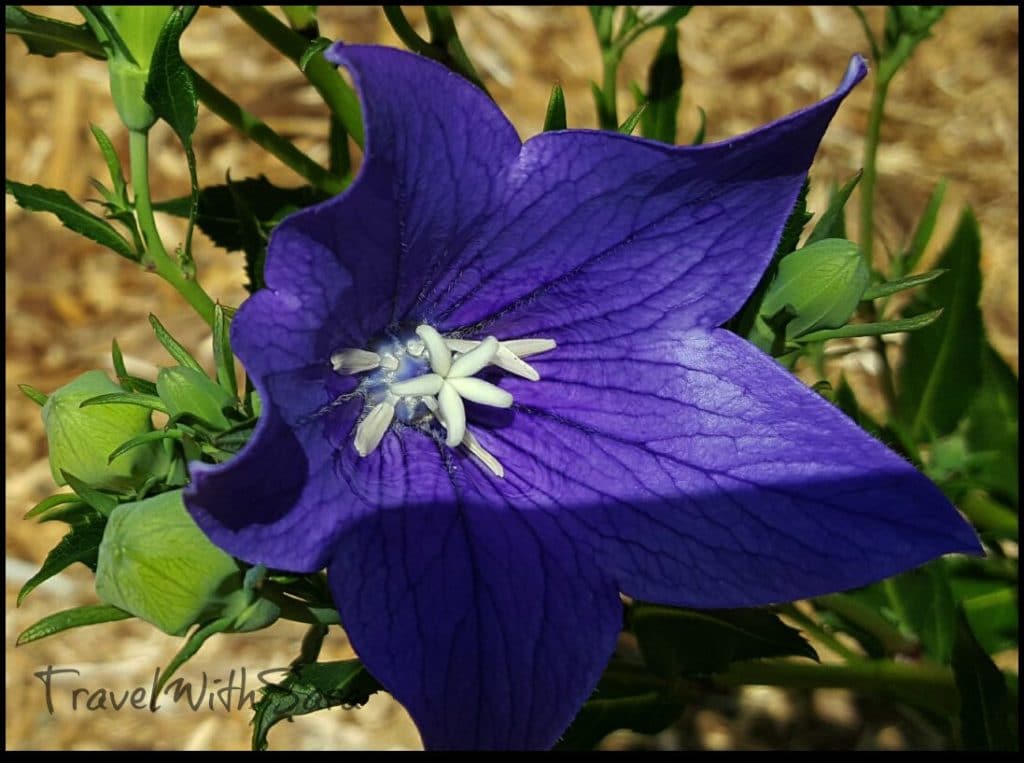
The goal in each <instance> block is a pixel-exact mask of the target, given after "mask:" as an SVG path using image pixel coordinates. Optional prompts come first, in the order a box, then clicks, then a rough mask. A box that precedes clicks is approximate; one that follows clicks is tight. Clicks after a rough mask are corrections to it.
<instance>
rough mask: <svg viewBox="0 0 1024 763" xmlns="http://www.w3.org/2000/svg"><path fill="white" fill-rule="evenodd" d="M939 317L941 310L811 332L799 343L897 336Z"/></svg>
mask: <svg viewBox="0 0 1024 763" xmlns="http://www.w3.org/2000/svg"><path fill="white" fill-rule="evenodd" d="M941 315H942V310H933V311H932V312H930V313H924V314H923V315H917V316H914V317H913V318H900V319H898V320H892V321H878V322H877V323H851V324H849V325H847V326H842V327H841V328H837V329H824V330H822V331H812V332H811V333H810V334H804V335H803V336H802V337H800V341H801V342H824V341H827V340H829V339H845V338H849V337H854V336H879V335H881V334H899V333H902V332H904V331H918V330H920V329H923V328H925V327H926V326H930V325H931V324H933V323H935V321H937V320H938V319H939V316H941Z"/></svg>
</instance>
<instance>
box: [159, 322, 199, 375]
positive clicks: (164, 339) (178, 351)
mask: <svg viewBox="0 0 1024 763" xmlns="http://www.w3.org/2000/svg"><path fill="white" fill-rule="evenodd" d="M149 323H150V325H151V326H152V327H153V331H154V332H155V333H156V338H157V339H158V340H159V341H160V344H162V345H163V346H164V349H165V350H167V352H168V353H170V356H171V357H172V358H174V359H175V360H176V361H178V365H181V366H185V367H186V368H191V369H193V370H195V371H198V372H199V373H204V372H203V367H202V366H201V365H199V361H198V360H196V359H195V358H194V357H192V353H190V352H189V351H188V350H186V349H185V347H184V345H182V344H181V343H180V342H179V341H178V340H177V339H175V338H174V337H173V336H171V333H170V332H169V331H168V330H167V329H165V328H164V325H163V324H162V323H161V322H160V319H159V318H157V317H156V316H155V315H153V314H152V313H150V314H149Z"/></svg>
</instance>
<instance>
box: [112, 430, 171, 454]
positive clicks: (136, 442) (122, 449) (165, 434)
mask: <svg viewBox="0 0 1024 763" xmlns="http://www.w3.org/2000/svg"><path fill="white" fill-rule="evenodd" d="M182 437H183V435H182V433H181V432H179V431H178V430H176V429H169V430H166V431H165V430H162V429H157V430H154V431H152V432H146V433H145V434H140V435H139V436H138V437H133V438H131V439H130V440H127V441H125V442H124V443H122V444H121V445H119V446H118V447H117V448H115V449H114V450H113V451H112V452H111V453H110V455H109V456H107V461H113V460H114V459H115V458H117V457H118V456H120V455H121V454H122V453H127V452H128V451H129V450H131V449H132V448H137V447H138V446H140V445H145V444H146V443H149V442H158V441H160V440H180V439H181V438H182Z"/></svg>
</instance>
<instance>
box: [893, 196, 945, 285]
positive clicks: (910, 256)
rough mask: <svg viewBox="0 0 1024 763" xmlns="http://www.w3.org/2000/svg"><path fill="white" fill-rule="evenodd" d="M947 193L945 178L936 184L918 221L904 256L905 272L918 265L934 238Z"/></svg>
mask: <svg viewBox="0 0 1024 763" xmlns="http://www.w3.org/2000/svg"><path fill="white" fill-rule="evenodd" d="M945 195H946V181H945V180H943V181H941V182H940V183H939V184H938V185H937V186H935V190H934V191H932V195H931V196H930V197H929V198H928V203H927V204H926V205H925V208H924V212H923V213H922V214H921V219H920V220H918V222H917V228H916V229H915V230H914V237H913V239H911V242H910V249H908V250H907V253H906V256H905V257H904V258H903V262H902V267H903V271H904V272H906V273H909V272H910V271H912V270H913V269H914V268H915V267H917V263H918V262H919V261H920V259H921V255H922V254H924V250H925V249H927V248H928V242H929V241H931V240H932V233H933V232H934V231H935V222H936V220H937V219H938V217H939V207H941V206H942V199H943V198H944V197H945Z"/></svg>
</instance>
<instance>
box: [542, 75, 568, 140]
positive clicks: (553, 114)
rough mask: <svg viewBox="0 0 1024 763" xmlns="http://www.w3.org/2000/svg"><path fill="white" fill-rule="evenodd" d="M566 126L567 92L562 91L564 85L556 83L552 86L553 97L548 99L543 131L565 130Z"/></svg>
mask: <svg viewBox="0 0 1024 763" xmlns="http://www.w3.org/2000/svg"><path fill="white" fill-rule="evenodd" d="M565 126H566V121H565V93H563V92H562V86H561V85H559V84H558V83H555V84H554V85H552V86H551V97H550V98H549V99H548V110H547V112H546V113H545V114H544V127H543V128H542V130H541V131H542V132H551V131H552V130H564V129H565Z"/></svg>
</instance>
